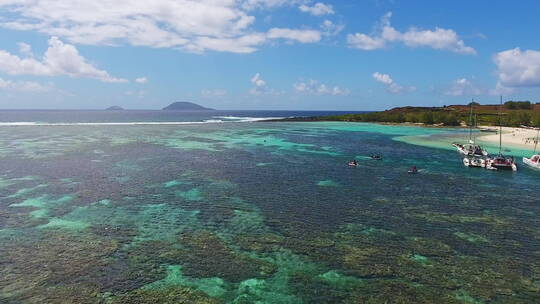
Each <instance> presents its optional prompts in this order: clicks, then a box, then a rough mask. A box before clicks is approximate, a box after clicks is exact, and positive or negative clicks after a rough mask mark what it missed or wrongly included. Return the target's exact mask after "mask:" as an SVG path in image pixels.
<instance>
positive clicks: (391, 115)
mask: <svg viewBox="0 0 540 304" xmlns="http://www.w3.org/2000/svg"><path fill="white" fill-rule="evenodd" d="M472 106H473V112H474V120H475V122H476V123H475V124H477V125H487V126H495V125H498V124H499V115H498V113H499V112H500V113H501V114H502V115H501V124H502V125H503V126H506V127H520V126H527V127H533V126H534V127H538V126H540V103H536V104H533V103H531V102H529V101H507V102H506V103H505V104H504V105H503V106H502V107H501V106H500V105H480V104H478V103H473V104H472ZM470 111H471V104H469V105H450V106H443V107H410V106H409V107H399V108H393V109H390V110H386V111H380V112H368V113H362V114H343V115H331V116H313V117H292V118H285V119H282V120H281V121H349V122H380V123H413V124H423V125H435V126H437V125H439V126H463V125H468V124H469V120H470Z"/></svg>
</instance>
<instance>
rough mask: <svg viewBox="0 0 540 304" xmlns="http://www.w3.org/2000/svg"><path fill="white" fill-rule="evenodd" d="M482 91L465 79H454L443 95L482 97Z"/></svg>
mask: <svg viewBox="0 0 540 304" xmlns="http://www.w3.org/2000/svg"><path fill="white" fill-rule="evenodd" d="M483 93H484V90H483V89H482V88H480V87H478V86H477V85H475V84H474V83H472V82H471V81H470V80H469V79H467V78H460V79H456V80H454V81H453V82H452V85H451V86H450V88H448V89H447V90H446V91H445V92H444V94H445V95H449V96H473V95H482V94H483Z"/></svg>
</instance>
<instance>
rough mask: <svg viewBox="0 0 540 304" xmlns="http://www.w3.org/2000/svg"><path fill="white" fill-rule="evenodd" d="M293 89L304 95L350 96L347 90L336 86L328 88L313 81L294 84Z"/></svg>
mask: <svg viewBox="0 0 540 304" xmlns="http://www.w3.org/2000/svg"><path fill="white" fill-rule="evenodd" d="M293 88H294V90H295V91H296V92H298V93H301V94H306V95H333V96H347V95H349V94H350V90H348V89H345V88H340V87H338V86H328V85H326V84H324V83H320V82H318V81H317V80H313V79H310V80H308V81H302V82H299V83H295V84H294V85H293Z"/></svg>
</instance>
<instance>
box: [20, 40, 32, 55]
mask: <svg viewBox="0 0 540 304" xmlns="http://www.w3.org/2000/svg"><path fill="white" fill-rule="evenodd" d="M17 45H18V46H19V52H20V53H21V54H22V55H25V56H27V57H32V56H34V54H32V47H31V46H30V45H29V44H28V43H24V42H19V43H17Z"/></svg>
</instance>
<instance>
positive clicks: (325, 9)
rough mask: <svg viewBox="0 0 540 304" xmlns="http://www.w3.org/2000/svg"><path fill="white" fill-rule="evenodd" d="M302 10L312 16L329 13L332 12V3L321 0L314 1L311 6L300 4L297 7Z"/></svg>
mask: <svg viewBox="0 0 540 304" xmlns="http://www.w3.org/2000/svg"><path fill="white" fill-rule="evenodd" d="M298 8H299V9H300V10H301V11H302V12H304V13H309V14H312V15H314V16H322V15H331V14H333V13H334V8H333V7H332V5H329V4H324V3H321V2H317V3H315V4H314V5H313V6H309V5H306V4H302V5H300V6H299V7H298Z"/></svg>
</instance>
